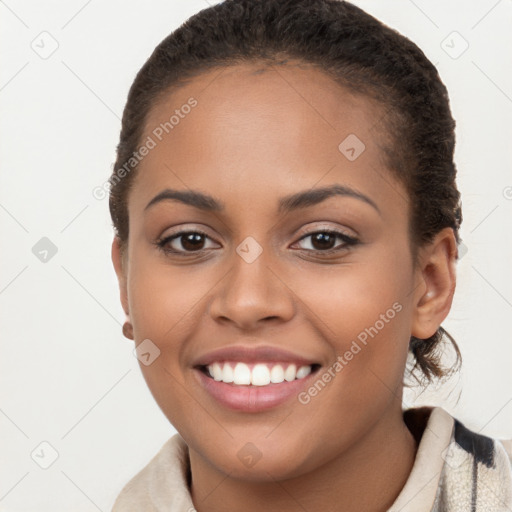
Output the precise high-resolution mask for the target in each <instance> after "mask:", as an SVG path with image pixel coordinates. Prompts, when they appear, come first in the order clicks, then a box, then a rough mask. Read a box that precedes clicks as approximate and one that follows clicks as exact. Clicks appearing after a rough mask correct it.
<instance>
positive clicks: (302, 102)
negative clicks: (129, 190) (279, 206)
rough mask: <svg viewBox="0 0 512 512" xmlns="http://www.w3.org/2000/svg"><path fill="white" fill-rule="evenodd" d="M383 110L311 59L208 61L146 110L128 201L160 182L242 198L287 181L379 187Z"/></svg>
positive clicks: (139, 201) (145, 197) (278, 188)
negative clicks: (142, 150) (146, 146)
mask: <svg viewBox="0 0 512 512" xmlns="http://www.w3.org/2000/svg"><path fill="white" fill-rule="evenodd" d="M191 99H193V102H191ZM194 102H195V106H194V107H193V108H190V107H189V105H191V104H194ZM383 119H384V107H383V106H382V105H380V104H378V103H377V102H375V101H373V100H372V99H370V98H368V97H366V96H363V95H356V94H354V93H352V92H350V91H349V90H347V89H346V88H344V87H341V86H340V85H339V84H338V83H336V82H335V81H334V80H333V79H332V78H331V77H330V76H328V75H327V74H326V73H324V72H323V71H321V70H319V69H318V68H316V67H315V66H312V65H308V64H304V63H300V62H287V63H285V64H280V65H271V66H266V65H264V63H261V62H253V63H245V64H239V65H235V66H229V67H220V68H215V69H212V70H210V71H208V72H206V73H203V74H201V75H199V76H197V77H195V78H193V79H191V80H190V81H189V82H188V83H187V84H185V85H182V86H181V87H180V88H178V89H174V90H172V92H170V93H168V94H167V95H164V96H163V97H162V98H161V99H160V101H159V102H157V103H156V104H155V105H154V106H153V108H152V110H151V111H150V113H149V115H148V117H147V120H146V125H145V132H144V135H143V138H142V140H143V141H146V140H148V138H151V139H152V140H153V141H154V147H153V148H152V149H151V151H150V152H149V154H147V156H145V157H144V158H143V160H142V161H141V163H140V164H139V168H138V173H137V177H136V180H135V181H136V186H134V188H137V189H138V194H137V197H134V198H133V201H132V202H133V203H135V205H134V208H136V209H137V210H139V209H142V208H143V207H144V206H145V204H144V201H145V202H146V203H147V201H149V200H150V199H151V198H152V197H153V196H154V195H155V194H157V193H158V192H160V191H161V189H162V188H163V187H165V186H167V187H169V188H179V189H184V188H190V189H203V190H209V191H211V190H215V191H219V193H220V191H227V190H231V191H233V190H235V189H236V190H237V191H238V193H239V195H243V197H245V198H247V197H248V196H251V195H252V196H253V197H254V195H255V194H256V193H257V191H260V192H261V191H262V187H263V188H264V189H266V190H263V192H266V194H265V197H270V196H272V195H273V194H274V192H276V194H277V195H280V196H282V195H286V192H288V193H289V192H290V190H289V189H290V184H291V183H294V184H297V187H296V188H304V187H309V188H310V187H312V186H314V184H315V183H318V182H320V181H322V183H321V184H322V185H325V184H329V183H339V182H343V183H347V184H349V185H350V184H351V185H355V188H357V185H361V179H362V178H364V181H365V182H366V183H365V187H367V188H368V187H369V188H373V189H375V191H378V190H379V188H381V187H382V173H383V172H386V170H385V169H384V162H383V159H382V157H383V151H382V149H381V145H382V143H383V141H382V139H383V133H385V130H384V128H383ZM347 150H348V153H347ZM354 153H355V156H356V158H354ZM387 178H388V180H389V176H388V177H387ZM214 195H216V194H214ZM217 195H218V194H217Z"/></svg>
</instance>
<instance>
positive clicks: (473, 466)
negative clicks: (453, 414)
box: [439, 418, 512, 510]
mask: <svg viewBox="0 0 512 512" xmlns="http://www.w3.org/2000/svg"><path fill="white" fill-rule="evenodd" d="M511 449H512V439H497V438H493V437H489V436H486V435H484V434H482V433H480V432H477V431H476V430H474V429H472V428H468V427H466V425H464V424H463V423H462V422H461V421H459V420H458V419H457V418H454V424H453V432H452V435H451V437H450V443H449V445H448V446H447V447H446V449H445V450H444V451H443V458H444V461H445V462H444V466H443V474H442V478H441V486H440V489H439V501H440V503H441V504H442V507H441V510H452V509H453V510H456V507H457V506H459V507H460V506H461V505H462V506H464V507H467V510H494V509H495V508H496V509H499V508H500V507H502V506H503V505H506V506H508V507H512V450H511Z"/></svg>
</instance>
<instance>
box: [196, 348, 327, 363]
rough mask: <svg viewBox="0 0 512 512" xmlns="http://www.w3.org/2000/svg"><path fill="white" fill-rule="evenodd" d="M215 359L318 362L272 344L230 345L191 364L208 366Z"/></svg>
mask: <svg viewBox="0 0 512 512" xmlns="http://www.w3.org/2000/svg"><path fill="white" fill-rule="evenodd" d="M216 361H240V362H245V363H256V362H260V361H269V362H270V361H272V362H287V363H296V364H297V365H298V366H305V365H312V364H318V363H317V361H315V360H313V359H308V358H305V357H303V356H299V355H298V354H294V353H293V352H290V351H288V350H285V349H282V348H278V347H272V346H268V345H265V346H250V347H248V346H244V345H231V346H228V347H222V348H219V349H217V350H212V351H211V352H207V353H206V354H203V355H202V356H200V357H198V358H197V359H196V360H195V361H194V364H193V366H208V365H209V364H212V363H214V362H216Z"/></svg>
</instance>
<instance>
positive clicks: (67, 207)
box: [0, 0, 512, 512]
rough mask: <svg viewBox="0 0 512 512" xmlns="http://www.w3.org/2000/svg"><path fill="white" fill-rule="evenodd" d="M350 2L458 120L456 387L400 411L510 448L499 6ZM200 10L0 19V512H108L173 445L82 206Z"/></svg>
mask: <svg viewBox="0 0 512 512" xmlns="http://www.w3.org/2000/svg"><path fill="white" fill-rule="evenodd" d="M355 3H356V4H357V5H359V6H360V7H362V8H363V9H365V10H367V11H368V12H369V13H371V14H373V15H374V16H376V17H377V18H379V19H381V20H382V21H384V22H385V23H387V24H388V25H390V26H391V27H393V28H396V29H397V30H398V31H400V32H401V33H403V34H404V35H406V36H408V37H409V38H411V39H412V40H413V41H414V42H416V43H417V44H418V45H419V46H420V48H422V49H423V50H424V52H425V53H426V54H427V56H428V57H429V58H430V59H431V60H432V62H433V63H434V64H436V66H437V67H438V69H439V71H440V74H441V77H442V79H443V81H444V82H445V83H446V85H447V87H448V90H449V92H450V97H451V104H452V109H453V114H454V117H455V119H456V121H457V150H456V162H457V166H458V170H459V178H458V183H459V187H460V190H461V192H462V197H463V212H464V221H463V227H462V231H461V235H462V238H463V240H464V243H465V244H466V246H467V247H468V252H467V254H465V256H464V257H463V258H462V260H461V261H460V262H459V264H458V285H457V291H456V297H455V302H454V305H453V308H452V311H451V313H450V316H449V319H448V320H447V321H446V322H445V324H444V325H445V327H446V328H447V329H448V330H449V332H451V333H452V335H453V336H454V337H455V339H456V340H457V341H458V342H459V345H460V347H461V351H462V355H463V371H462V372H461V373H460V375H459V376H458V377H457V378H455V379H452V380H451V381H450V382H449V383H447V384H445V385H444V386H443V387H441V388H440V389H437V390H432V391H428V392H425V393H423V394H422V395H420V396H419V397H418V396H417V393H416V392H412V391H411V392H407V394H406V396H405V403H406V405H407V406H412V405H417V404H422V403H427V404H436V405H442V406H443V407H444V408H445V409H446V410H447V411H449V412H450V413H452V414H453V415H454V416H456V417H457V418H458V419H460V420H461V421H462V422H463V423H464V424H465V425H466V426H467V427H469V428H471V429H473V430H475V431H478V432H481V433H484V434H486V435H489V436H493V437H507V438H511V437H512V385H511V384H512V372H511V371H510V369H511V361H512V325H511V323H512V322H511V319H512V279H511V278H512V265H511V263H510V262H511V261H512V241H511V236H510V233H511V231H512V229H511V228H512V200H511V199H512V188H511V187H512V173H511V170H510V169H511V163H512V162H511V160H512V154H511V151H510V145H511V142H512V128H511V126H512V72H511V69H512V68H511V65H510V62H511V57H510V55H511V50H512V44H511V43H512V32H511V31H510V27H511V26H512V1H511V0H500V1H496V0H478V1H477V0H473V1H465V2H462V1H458V2H457V1H453V0H452V1H446V0H435V1H434V0H429V1H427V0H415V2H413V1H411V0H399V1H397V0H393V1H391V0H390V1H387V2H383V1H377V0H358V1H356V2H355ZM207 6H208V5H207V3H206V1H205V0H172V1H170V0H165V1H164V0H152V1H147V2H142V1H139V2H137V1H132V2H126V1H124V2H122V1H121V0H103V1H100V0H92V1H91V0H89V1H86V0H68V1H66V2H64V1H60V2H58V1H45V2H40V1H36V0H25V1H21V0H5V1H1V2H0V19H1V20H2V28H3V30H2V32H1V35H0V38H1V57H0V58H1V62H2V66H1V68H0V106H1V109H2V115H1V134H0V157H1V163H2V166H1V183H0V229H1V265H0V308H1V309H0V311H1V313H0V314H1V343H2V356H1V359H0V379H1V388H0V389H1V396H0V438H1V440H2V447H1V456H0V460H1V462H0V510H1V511H9V512H15V511H20V512H21V511H31V512H33V511H41V512H42V511H52V512H57V511H68V510H73V511H74V512H80V511H84V512H85V511H95V510H102V511H108V510H110V508H111V506H112V504H113V502H114V499H115V497H116V495H117V494H118V492H119V491H120V489H121V487H122V486H123V485H124V484H125V483H126V482H127V481H128V479H129V478H131V477H132V476H133V475H134V474H135V473H136V472H137V471H138V470H139V469H141V468H142V466H143V465H144V464H146V463H147V462H148V460H149V459H150V458H151V457H152V456H153V455H154V454H155V453H156V452H157V451H158V449H159V448H160V446H161V445H162V444H163V443H164V442H165V441H166V440H167V439H168V438H169V437H170V436H171V435H172V434H173V433H174V432H175V431H174V429H173V427H172V426H171V425H169V423H168V422H167V420H166V418H165V417H164V415H163V414H162V413H161V411H160V409H159V408H158V406H157V405H156V403H155V402H154V400H153V398H152V396H151V394H150V392H149V391H148V389H147V387H146V384H145V382H144V380H143V378H142V376H141V373H140V370H139V367H138V361H137V359H136V358H135V357H134V356H133V354H132V349H133V342H131V341H128V340H126V339H125V338H124V337H123V336H122V334H121V325H122V322H123V320H124V314H123V312H122V309H121V306H120V303H119V292H118V288H117V281H116V279H115V274H114V270H113V267H112V264H111V260H110V245H111V240H112V233H113V232H112V228H111V223H110V217H109V214H108V199H107V198H105V199H103V200H98V199H95V198H94V197H93V195H92V190H93V189H94V187H96V186H98V185H102V184H103V183H104V182H105V181H106V179H107V178H108V176H109V175H110V172H111V166H112V164H113V162H114V150H115V146H116V144H117V142H118V135H119V130H120V117H121V114H122V110H123V107H124V102H125V100H126V95H127V92H128V88H129V86H130V84H131V82H132V80H133V78H134V76H135V73H136V72H137V71H138V69H139V68H140V67H141V65H142V64H143V62H144V61H145V59H146V58H147V57H148V56H149V54H150V53H151V51H152V50H153V48H154V47H155V46H156V44H158V43H159V42H160V41H161V40H162V39H163V38H164V37H165V36H167V35H168V34H169V33H170V32H171V31H172V30H173V29H175V28H176V27H177V26H178V25H179V24H181V23H182V22H183V21H184V20H185V19H187V18H188V17H189V16H190V15H192V14H193V13H195V12H197V11H199V10H201V9H203V8H205V7H207ZM43 31H46V32H48V33H49V34H51V36H49V35H48V34H43V35H40V34H41V32H43ZM453 31H457V32H458V33H459V34H460V36H461V37H462V38H463V39H464V40H465V41H467V43H469V47H468V49H467V50H466V51H465V52H464V53H462V55H460V56H459V57H458V58H453V56H454V55H455V54H456V53H458V52H460V50H461V49H463V46H462V45H463V44H464V40H463V39H461V37H459V36H457V35H454V34H452V32H453ZM41 38H46V39H44V41H43V43H41ZM52 38H53V39H54V40H55V41H56V42H52V41H53V39H52ZM443 41H444V43H443ZM43 44H44V47H45V48H46V51H48V49H51V45H52V44H54V45H56V44H58V48H57V50H56V51H55V52H54V53H53V54H52V55H51V56H49V57H48V58H46V59H43V58H41V57H40V56H39V55H38V53H36V51H34V49H33V48H32V46H36V47H37V45H39V47H41V46H43ZM31 45H32V46H31ZM450 47H452V48H450ZM445 50H446V51H445ZM39 51H43V50H42V49H41V50H39ZM447 51H448V52H451V53H452V56H450V55H449V54H448V53H447ZM42 237H47V238H49V239H50V240H51V241H52V242H53V244H55V246H56V247H57V253H56V254H55V255H54V256H53V257H52V258H51V259H49V261H47V262H46V263H43V262H41V261H40V260H39V259H38V258H37V257H36V256H35V255H34V254H33V252H32V248H33V247H34V245H35V244H36V243H37V242H38V241H39V240H40V239H41V238H42ZM43 441H46V442H48V443H50V445H51V446H53V447H54V449H55V450H56V451H57V452H58V458H57V460H56V461H55V462H54V463H53V464H52V465H51V466H50V467H49V468H48V469H42V468H41V467H40V466H39V465H38V464H37V463H36V462H35V461H34V460H33V458H31V453H32V451H33V450H34V449H36V453H39V454H41V453H42V452H41V450H43V452H44V453H45V455H44V456H41V457H40V459H39V460H40V461H42V462H44V460H43V459H44V458H45V457H46V458H47V460H49V459H48V457H51V449H50V448H49V447H48V446H45V445H43V446H42V447H41V446H39V445H40V443H41V442H43ZM35 458H36V459H37V457H35Z"/></svg>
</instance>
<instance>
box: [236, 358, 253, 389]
mask: <svg viewBox="0 0 512 512" xmlns="http://www.w3.org/2000/svg"><path fill="white" fill-rule="evenodd" d="M233 383H234V384H239V385H240V384H250V383H251V369H250V368H249V367H248V366H247V365H246V364H245V363H237V364H236V366H235V372H234V377H233Z"/></svg>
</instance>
